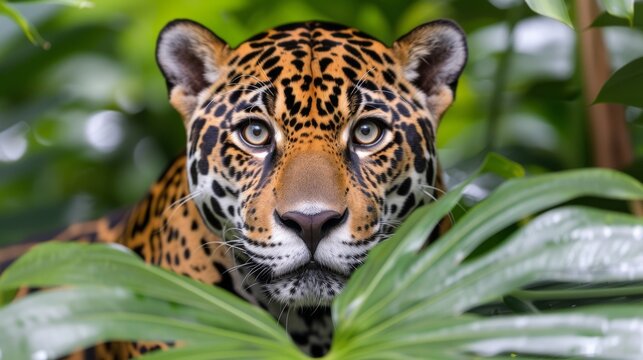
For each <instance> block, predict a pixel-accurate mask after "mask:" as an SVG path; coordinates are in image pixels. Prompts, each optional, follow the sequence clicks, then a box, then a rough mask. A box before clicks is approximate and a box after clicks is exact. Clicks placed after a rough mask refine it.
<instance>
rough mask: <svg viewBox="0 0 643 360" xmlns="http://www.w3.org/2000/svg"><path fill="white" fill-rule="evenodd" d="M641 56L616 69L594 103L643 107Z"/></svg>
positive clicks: (642, 67) (642, 65) (642, 62)
mask: <svg viewBox="0 0 643 360" xmlns="http://www.w3.org/2000/svg"><path fill="white" fill-rule="evenodd" d="M641 84H643V57H640V58H638V59H636V60H633V61H632V62H630V63H628V64H626V65H625V66H623V67H621V68H620V69H618V70H616V72H615V73H614V74H612V76H611V77H610V78H609V79H608V80H607V82H605V85H603V87H602V88H601V91H600V92H599V93H598V96H597V97H596V100H594V102H596V103H618V104H625V105H631V106H637V107H640V108H643V96H642V95H641Z"/></svg>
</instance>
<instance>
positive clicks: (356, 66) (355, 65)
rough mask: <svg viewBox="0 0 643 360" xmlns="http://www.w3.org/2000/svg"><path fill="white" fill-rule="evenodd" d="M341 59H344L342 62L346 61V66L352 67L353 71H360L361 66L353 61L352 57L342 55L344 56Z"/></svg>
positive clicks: (355, 60)
mask: <svg viewBox="0 0 643 360" xmlns="http://www.w3.org/2000/svg"><path fill="white" fill-rule="evenodd" d="M342 58H343V59H344V61H346V63H347V64H348V65H350V66H352V67H354V68H355V69H361V68H362V66H361V65H360V63H359V61H357V59H355V58H354V57H352V56H348V55H344V56H342Z"/></svg>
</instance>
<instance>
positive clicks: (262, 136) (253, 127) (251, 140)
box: [241, 120, 270, 146]
mask: <svg viewBox="0 0 643 360" xmlns="http://www.w3.org/2000/svg"><path fill="white" fill-rule="evenodd" d="M241 137H242V138H243V141H245V142H246V143H247V144H248V145H250V146H264V145H267V144H268V143H270V130H269V129H268V126H267V125H266V124H265V123H264V122H262V121H259V120H251V121H250V122H249V123H248V124H247V125H245V126H244V127H243V128H242V129H241Z"/></svg>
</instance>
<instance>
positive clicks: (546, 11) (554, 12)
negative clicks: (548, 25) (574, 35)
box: [525, 0, 574, 29]
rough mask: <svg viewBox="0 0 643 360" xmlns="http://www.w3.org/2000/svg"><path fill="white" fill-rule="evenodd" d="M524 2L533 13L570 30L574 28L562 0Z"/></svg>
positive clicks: (527, 0) (528, 0) (531, 0)
mask: <svg viewBox="0 0 643 360" xmlns="http://www.w3.org/2000/svg"><path fill="white" fill-rule="evenodd" d="M525 2H526V3H527V5H528V6H529V8H531V10H533V11H534V12H536V13H538V14H540V15H543V16H547V17H550V18H552V19H555V20H558V21H560V22H562V23H563V24H565V25H567V26H569V27H570V28H572V29H573V28H574V24H573V23H572V20H571V19H570V17H569V11H568V10H567V5H565V1H564V0H525Z"/></svg>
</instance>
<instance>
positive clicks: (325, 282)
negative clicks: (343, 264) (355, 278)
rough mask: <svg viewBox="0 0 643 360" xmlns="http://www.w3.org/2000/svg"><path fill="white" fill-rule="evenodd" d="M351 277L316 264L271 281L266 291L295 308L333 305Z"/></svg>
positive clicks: (309, 264) (272, 296) (307, 265)
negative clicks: (348, 277)
mask: <svg viewBox="0 0 643 360" xmlns="http://www.w3.org/2000/svg"><path fill="white" fill-rule="evenodd" d="M346 281H347V277H346V276H345V275H341V274H338V273H336V272H334V271H332V270H330V269H328V268H326V267H323V266H321V265H320V264H319V263H316V262H314V261H311V262H309V263H308V264H306V265H304V266H302V267H300V268H298V269H296V270H294V271H291V272H289V273H286V274H284V275H281V276H279V277H278V278H274V279H271V280H270V281H268V282H266V283H265V285H264V288H265V290H266V291H267V293H268V294H269V295H270V297H271V298H273V299H274V300H276V301H279V302H280V303H282V304H287V305H289V306H293V307H317V306H330V304H331V302H332V301H333V299H334V298H335V296H336V295H337V294H339V293H340V292H341V291H342V289H343V288H344V285H345V284H346Z"/></svg>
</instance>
